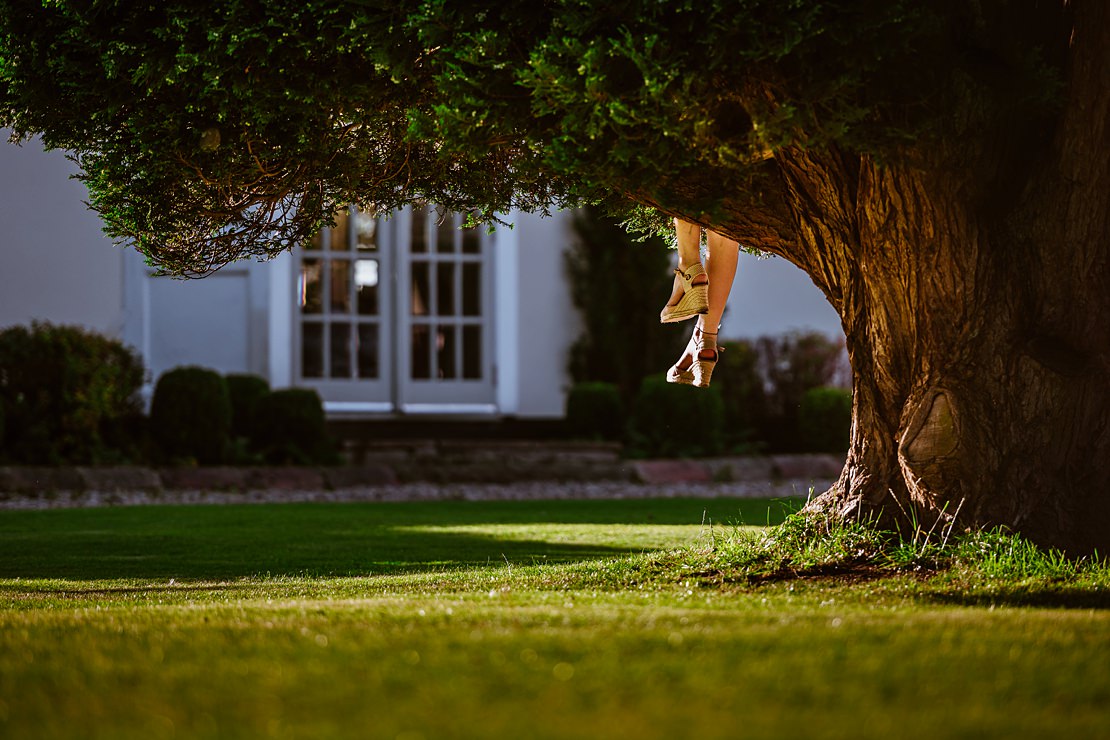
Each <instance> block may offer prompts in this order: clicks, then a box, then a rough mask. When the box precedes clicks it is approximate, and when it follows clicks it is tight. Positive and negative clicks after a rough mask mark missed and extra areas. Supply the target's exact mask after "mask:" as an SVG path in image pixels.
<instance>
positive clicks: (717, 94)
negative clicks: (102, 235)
mask: <svg viewBox="0 0 1110 740" xmlns="http://www.w3.org/2000/svg"><path fill="white" fill-rule="evenodd" d="M1062 12H1063V11H1061V10H1060V8H1058V7H1055V8H1054V7H1052V4H1025V5H1023V4H1017V3H1012V2H1005V1H1004V0H994V1H993V2H986V3H973V4H963V3H947V4H936V3H931V2H926V1H925V0H890V1H889V2H883V3H874V2H873V3H867V4H866V6H864V7H862V8H861V6H860V5H859V4H858V3H849V2H829V1H828V0H794V1H793V2H780V1H779V0H750V1H749V2H744V3H741V4H737V3H734V2H726V0H705V1H704V2H697V3H693V2H667V3H660V2H654V1H648V0H640V1H638V2H625V3H620V4H617V5H613V4H599V3H594V4H591V3H582V2H580V1H579V0H557V1H556V2H550V3H543V4H536V5H532V6H529V7H528V9H527V12H522V9H521V7H520V6H519V5H516V4H513V3H488V2H487V3H481V2H452V3H446V2H442V0H412V1H411V2H403V3H385V4H367V3H363V2H321V1H319V0H311V1H309V2H303V1H298V2H293V1H292V0H259V1H251V2H247V1H246V0H228V1H227V2H221V3H219V4H217V5H213V6H211V7H206V8H205V9H204V12H198V11H197V7H196V4H195V3H186V2H183V1H182V0H166V1H165V2H159V3H153V4H152V3H147V4H142V3H133V2H125V1H124V0H105V1H104V2H98V3H96V6H95V12H92V11H90V9H89V6H88V4H87V3H86V2H79V1H78V0H50V2H46V1H45V0H44V1H43V2H41V3H29V2H26V0H3V1H2V2H0V125H4V126H9V127H11V128H13V129H14V130H15V131H16V133H17V136H19V137H27V136H30V135H32V134H36V133H38V134H41V135H42V138H43V141H44V142H45V143H46V144H47V145H48V146H51V147H57V148H64V149H67V150H69V151H72V152H73V153H74V157H75V159H76V160H77V162H78V163H79V164H80V166H81V168H82V174H81V178H82V179H83V180H84V182H85V183H86V184H87V185H88V186H89V190H90V202H91V204H92V206H93V207H94V208H95V209H96V210H98V211H99V212H100V213H101V215H102V216H103V218H104V220H105V223H106V224H107V230H108V232H109V233H110V234H111V235H112V236H114V237H116V238H118V239H121V240H132V241H133V242H134V243H135V244H136V245H137V246H138V248H139V249H140V250H142V251H143V252H144V253H145V254H146V255H147V256H148V257H149V259H150V260H151V261H152V262H153V263H155V264H157V265H159V266H161V267H162V268H164V269H165V270H167V271H170V272H201V273H204V272H207V271H208V270H210V269H212V268H213V267H216V266H218V265H220V264H222V263H224V262H226V261H228V260H231V259H234V258H236V257H242V256H248V255H263V256H265V255H272V254H275V253H277V252H280V251H281V250H283V249H286V248H288V247H289V246H290V245H292V244H295V243H299V242H303V241H305V240H306V239H307V237H308V236H309V235H311V234H312V233H313V232H315V231H316V230H318V229H319V228H320V227H321V226H322V225H324V224H326V223H328V222H329V221H330V220H331V218H332V217H333V215H334V214H335V213H336V212H337V211H338V210H339V209H341V208H345V207H346V205H347V204H348V203H352V202H353V203H357V204H359V205H360V206H377V207H378V208H379V209H380V210H383V211H388V210H392V209H393V208H395V207H396V206H399V205H402V204H404V203H409V202H413V201H415V200H419V199H428V200H431V201H434V202H437V203H440V204H441V205H443V206H444V207H446V208H448V209H450V210H455V211H460V212H469V211H472V210H473V211H476V212H477V213H478V214H479V216H480V217H481V218H482V219H486V220H491V219H494V218H495V216H494V214H495V213H497V212H505V211H508V210H509V209H510V208H511V207H519V208H522V209H524V210H529V211H534V210H541V211H542V210H544V209H546V208H547V207H549V206H551V205H556V206H558V205H562V204H565V203H567V202H570V201H575V202H577V201H581V200H583V199H584V200H586V201H591V202H598V203H600V202H605V203H607V204H608V205H609V206H610V207H612V208H615V209H617V210H624V211H627V209H628V198H629V197H630V196H631V197H632V199H634V200H637V201H639V202H642V203H645V204H648V205H651V206H657V205H664V206H666V207H668V208H670V209H679V210H681V211H683V212H686V213H689V214H702V213H707V214H713V213H714V212H715V211H716V210H717V209H718V207H719V206H720V204H721V203H722V202H723V201H724V200H725V199H727V198H728V197H729V195H730V194H734V193H736V192H737V190H738V189H739V188H748V189H751V190H758V187H757V186H758V183H759V182H760V180H761V178H763V177H766V176H767V175H766V173H764V172H763V171H762V169H761V168H760V166H759V163H760V160H761V159H762V155H763V153H765V152H774V151H776V150H783V149H787V148H793V149H797V148H805V147H823V146H835V147H838V148H839V149H841V150H842V151H871V152H880V153H883V154H884V155H885V156H905V155H907V154H908V155H910V156H912V155H913V152H905V151H903V149H905V148H906V147H904V146H903V145H904V144H905V143H906V142H907V141H908V140H910V139H911V138H912V137H913V136H915V135H916V134H918V133H919V132H921V131H922V130H926V129H927V128H928V126H929V125H930V124H936V123H937V122H943V124H944V125H945V126H947V127H948V128H950V129H956V131H955V133H959V129H958V126H965V127H967V126H976V125H980V122H981V121H982V120H983V118H984V115H986V114H984V113H981V111H992V110H1001V112H1002V113H1003V114H1005V115H1006V116H1007V117H1008V120H1011V121H1012V120H1026V121H1036V120H1037V114H1038V112H1039V111H1042V110H1043V109H1044V108H1045V107H1046V106H1048V105H1049V101H1051V100H1052V99H1053V96H1052V92H1053V91H1054V90H1055V89H1056V87H1057V86H1058V82H1057V80H1058V79H1059V75H1058V74H1056V72H1055V68H1054V66H1053V62H1054V59H1055V57H1054V56H1053V52H1054V51H1055V48H1054V47H1053V46H1052V44H1054V43H1059V39H1058V38H1056V37H1055V36H1052V35H1051V29H1053V28H1055V27H1057V26H1061V25H1062V24H1061V23H1060V19H1059V17H1058V16H1060V14H1061V13H1062ZM1046 29H1048V30H1046ZM1057 36H1060V34H1057ZM1061 38H1063V39H1064V42H1066V39H1067V34H1063V35H1062V36H1061ZM984 58H988V59H992V60H997V61H998V63H996V64H993V65H992V66H991V69H992V70H995V71H993V72H992V73H991V74H990V75H987V74H984V72H983V64H982V61H981V60H982V59H984ZM1046 60H1047V61H1046ZM1000 75H1002V76H1003V77H1004V78H1005V79H1004V80H1003V81H1001V82H1000V80H999V76H1000ZM1003 83H1004V84H1003ZM1014 90H1020V91H1022V95H1021V96H1015V95H1014V94H1013V92H1012V91H1014ZM953 91H957V92H958V93H959V94H952V93H953ZM137 101H138V104H137ZM966 111H973V112H975V113H976V115H955V113H956V112H966ZM899 147H902V148H901V149H900V148H899Z"/></svg>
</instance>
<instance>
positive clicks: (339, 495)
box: [0, 479, 833, 509]
mask: <svg viewBox="0 0 1110 740" xmlns="http://www.w3.org/2000/svg"><path fill="white" fill-rule="evenodd" d="M832 483H833V481H831V480H806V479H788V480H774V481H772V480H767V481H745V482H739V483H706V482H670V483H631V482H620V481H604V482H597V483H588V482H580V481H574V482H563V481H528V482H518V483H508V484H502V483H496V484H495V483H402V484H393V485H382V486H357V487H351V488H341V489H336V490H320V489H318V490H307V489H305V490H297V489H274V488H271V489H255V490H246V491H216V490H199V489H193V490H160V491H118V490H116V491H100V490H84V491H41V492H26V493H8V494H4V495H3V496H0V509H60V508H86V507H96V506H149V505H194V504H268V503H294V502H333V503H338V502H396V501H524V500H560V499H652V498H792V497H806V496H808V495H810V493H811V491H812V492H813V493H820V492H822V491H824V490H826V489H828V488H829V486H830V485H832Z"/></svg>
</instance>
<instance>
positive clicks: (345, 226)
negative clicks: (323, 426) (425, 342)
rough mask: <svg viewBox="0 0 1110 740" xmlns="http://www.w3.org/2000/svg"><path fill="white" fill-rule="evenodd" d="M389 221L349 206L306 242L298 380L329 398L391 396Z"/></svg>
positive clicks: (381, 399) (384, 400) (385, 399)
mask: <svg viewBox="0 0 1110 740" xmlns="http://www.w3.org/2000/svg"><path fill="white" fill-rule="evenodd" d="M387 224H388V221H385V220H384V219H379V218H375V216H374V214H372V213H363V212H361V211H359V210H358V209H356V208H351V209H350V210H349V212H347V213H342V214H340V215H339V216H337V218H336V225H335V227H333V228H328V229H324V230H323V231H321V232H320V233H319V234H317V236H316V237H315V238H314V239H313V240H312V243H311V244H308V245H306V246H305V247H304V248H303V249H302V253H301V269H300V273H299V275H298V282H297V291H298V294H299V295H298V299H299V300H298V306H299V311H300V317H299V319H300V321H299V327H300V332H299V334H300V336H299V342H296V343H295V345H296V346H297V350H298V351H297V354H298V355H299V361H300V362H299V365H300V368H299V369H300V372H299V376H300V384H301V385H306V386H310V387H313V388H316V389H317V390H318V391H319V392H320V395H321V397H323V398H324V400H325V401H328V402H333V403H334V402H340V403H365V402H369V403H377V404H390V402H391V397H392V385H393V377H392V367H391V364H390V362H389V357H390V353H389V351H388V348H389V341H390V325H389V318H390V317H389V313H390V312H389V306H390V305H391V303H392V295H391V290H390V289H391V282H390V280H389V279H388V276H389V275H391V274H392V252H393V249H392V245H391V244H390V234H389V230H388V229H386V228H383V226H386V225H387ZM383 410H386V408H385V406H383Z"/></svg>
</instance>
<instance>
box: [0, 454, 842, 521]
mask: <svg viewBox="0 0 1110 740" xmlns="http://www.w3.org/2000/svg"><path fill="white" fill-rule="evenodd" d="M620 452H621V450H620V447H619V446H617V445H609V444H589V443H570V444H565V443H564V444H550V443H537V442H513V441H510V442H501V441H499V442H496V443H490V442H485V443H482V442H481V441H458V440H451V441H429V442H396V443H389V444H386V443H383V444H381V445H377V446H373V447H370V448H368V449H367V450H366V453H365V454H364V455H363V456H362V457H361V459H360V460H358V461H357V463H355V464H351V465H346V466H341V467H326V468H313V467H229V466H225V467H195V468H188V467H180V468H172V467H166V468H148V467H57V468H56V467H0V506H6V507H7V508H12V507H14V506H22V505H23V504H28V503H33V502H35V501H39V502H40V503H44V502H47V501H55V502H58V503H59V504H60V505H66V504H65V503H63V502H66V501H68V502H70V503H69V505H103V504H105V503H107V504H111V503H142V502H148V503H154V502H164V503H170V502H181V503H189V502H192V501H196V500H199V499H200V498H206V497H207V498H208V499H212V500H213V501H215V499H221V497H222V495H223V494H227V495H228V496H230V497H232V498H233V499H236V500H246V499H252V500H253V499H260V500H261V499H266V498H270V499H273V498H281V497H283V495H284V494H288V495H284V498H285V499H291V498H293V499H296V500H354V499H357V500H417V499H419V500H425V499H427V500H431V499H441V498H471V497H479V498H489V497H491V496H492V497H494V498H497V497H502V498H503V497H521V496H523V497H536V496H537V495H541V494H542V492H543V491H547V492H548V495H551V496H554V497H559V496H564V495H571V496H576V495H578V494H575V493H574V492H575V491H578V492H580V494H581V495H583V496H587V497H598V496H604V495H613V496H617V495H620V496H628V495H637V496H638V495H676V494H675V492H676V491H680V490H688V489H690V487H691V486H692V487H694V488H697V489H698V491H700V492H701V493H700V494H699V495H714V493H713V492H714V491H717V492H718V493H717V495H726V496H727V495H771V496H777V495H806V493H807V492H808V491H809V489H810V488H811V487H812V488H813V489H815V490H816V491H818V492H820V491H822V490H824V489H825V488H827V487H828V486H829V485H830V483H831V481H834V480H835V479H836V478H837V477H838V476H839V474H840V469H841V467H842V466H843V460H842V459H840V458H837V457H835V456H831V455H772V456H766V457H721V458H711V459H699V460H626V459H622V458H621V457H620ZM549 484H559V485H561V486H562V487H561V488H557V487H553V486H552V485H549ZM467 486H471V487H472V488H473V490H479V489H480V490H481V493H474V492H473V491H471V490H470V489H467V488H466V487H467ZM491 486H492V488H491ZM498 486H499V487H500V488H498ZM606 486H609V488H606ZM506 487H512V488H514V489H515V490H514V491H512V492H506V490H504V489H505V488H506ZM639 488H642V489H643V490H642V491H639ZM732 489H736V490H735V491H732ZM467 491H470V492H467ZM607 491H608V494H607V493H606V492H607ZM537 492H540V493H537ZM568 492H570V493H568ZM245 494H250V496H246V495H245ZM294 494H295V496H294ZM677 495H680V494H677ZM352 496H353V497H354V499H352V498H351V497H352ZM297 497H299V498H297ZM221 500H222V499H221ZM20 502H23V503H22V504H21V503H20Z"/></svg>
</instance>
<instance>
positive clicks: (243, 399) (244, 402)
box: [224, 373, 270, 437]
mask: <svg viewBox="0 0 1110 740" xmlns="http://www.w3.org/2000/svg"><path fill="white" fill-rule="evenodd" d="M224 380H225V381H226V382H227V392H228V395H229V397H230V398H231V435H232V436H233V437H250V435H251V431H252V429H253V428H254V411H255V408H256V407H257V406H258V402H259V400H261V399H262V398H264V397H266V396H267V395H269V393H270V384H269V382H267V380H266V379H265V378H263V377H262V376H260V375H248V374H236V373H232V374H230V375H226V376H224Z"/></svg>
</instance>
